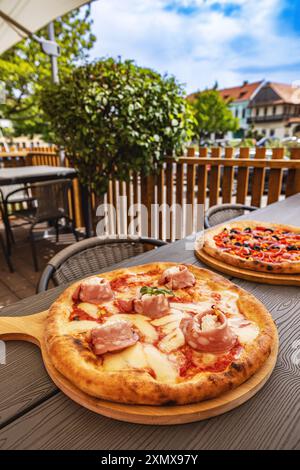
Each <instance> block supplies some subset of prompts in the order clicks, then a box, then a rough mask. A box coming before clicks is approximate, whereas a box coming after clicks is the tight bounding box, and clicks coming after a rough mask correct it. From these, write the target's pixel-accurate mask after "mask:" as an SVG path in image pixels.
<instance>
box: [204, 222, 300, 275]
mask: <svg viewBox="0 0 300 470" xmlns="http://www.w3.org/2000/svg"><path fill="white" fill-rule="evenodd" d="M203 250H204V251H205V252H206V253H208V254H209V255H211V256H213V257H214V258H217V259H220V260H221V261H224V262H225V263H228V264H231V265H233V266H237V267H239V268H245V269H250V270H253V271H265V272H272V273H286V274H293V273H300V228H299V227H294V226H292V225H281V224H272V223H265V222H256V221H254V220H243V221H231V222H227V223H225V224H221V225H217V226H216V227H214V228H212V229H209V230H207V232H206V233H205V240H204V246H203Z"/></svg>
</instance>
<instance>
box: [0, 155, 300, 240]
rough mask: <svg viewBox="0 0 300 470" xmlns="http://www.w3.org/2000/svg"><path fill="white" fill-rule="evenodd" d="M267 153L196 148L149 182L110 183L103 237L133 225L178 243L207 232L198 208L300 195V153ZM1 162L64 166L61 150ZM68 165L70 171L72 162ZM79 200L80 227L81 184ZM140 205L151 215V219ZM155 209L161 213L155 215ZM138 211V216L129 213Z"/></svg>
mask: <svg viewBox="0 0 300 470" xmlns="http://www.w3.org/2000/svg"><path fill="white" fill-rule="evenodd" d="M266 153H267V150H266V149H265V148H257V149H255V150H253V149H249V148H241V149H233V148H226V149H221V148H212V149H207V148H200V149H198V150H197V151H196V150H195V149H194V148H190V149H188V150H187V152H186V155H184V156H182V157H180V158H178V159H177V160H174V159H173V158H171V157H167V158H166V159H165V162H164V163H163V166H162V168H161V169H160V170H159V171H157V172H156V173H154V174H152V175H149V176H147V177H145V176H142V175H140V174H138V173H132V174H131V175H130V179H129V181H126V182H120V181H117V180H114V181H110V182H109V189H108V192H107V194H106V195H105V198H104V203H105V204H104V209H105V211H107V208H108V204H110V205H112V206H113V207H114V209H115V211H114V212H113V213H112V212H109V213H108V214H107V217H106V226H105V227H104V228H103V226H102V231H105V232H106V233H108V234H114V233H115V234H127V233H133V224H138V225H139V226H140V232H141V233H142V234H143V235H152V236H156V237H159V238H162V239H171V240H173V239H175V238H181V237H183V236H185V235H187V234H189V233H191V232H192V231H193V230H199V229H201V224H202V217H201V216H202V214H201V213H200V212H198V211H197V210H195V209H198V208H199V206H198V205H204V206H205V207H206V208H207V207H210V206H213V205H215V204H219V203H230V202H237V203H242V204H244V203H248V204H251V205H254V206H256V207H261V205H262V204H263V205H265V204H271V203H273V202H276V201H277V200H278V199H280V198H284V197H288V196H291V195H292V194H295V193H297V192H300V149H299V148H295V149H292V150H291V155H290V158H286V157H285V156H284V150H283V149H281V148H276V149H273V150H272V152H271V155H268V156H267V155H266ZM269 153H270V151H269V150H268V154H269ZM0 158H1V159H2V164H3V165H4V166H8V165H12V164H14V165H16V164H18V165H22V164H24V165H53V166H57V165H60V159H59V155H58V152H57V150H56V149H55V148H42V147H39V148H37V149H30V150H29V151H28V152H27V153H26V154H25V155H16V156H15V157H13V156H12V155H10V156H7V157H5V156H4V155H3V152H2V153H1V154H0ZM12 162H14V163H12ZM65 165H66V166H69V165H70V162H69V159H68V157H66V159H65ZM74 195H75V197H74V203H73V204H71V201H70V206H71V212H73V213H75V215H76V224H77V226H78V227H80V226H82V225H83V219H82V211H81V203H80V201H81V198H80V187H79V184H78V181H77V180H75V181H74ZM121 196H123V198H122V197H121ZM91 199H92V212H93V214H95V213H96V208H97V205H98V204H97V198H96V197H95V195H92V198H91ZM140 203H142V204H143V205H144V206H145V207H146V209H147V213H145V214H146V215H145V216H144V214H143V211H141V210H140V206H139V204H140ZM155 204H156V205H157V206H156V209H154V210H152V211H151V208H153V205H155ZM133 205H135V206H134V209H135V210H134V211H132V212H129V211H128V209H129V208H130V206H133ZM74 206H75V207H74ZM170 207H172V210H171V211H169V208H170ZM180 208H183V212H180ZM188 210H190V211H192V213H193V217H192V218H191V217H189V218H188V217H187V211H188ZM105 211H104V212H105ZM99 215H103V214H99ZM178 217H180V220H179V219H178ZM130 224H131V228H130V229H128V226H129V225H130Z"/></svg>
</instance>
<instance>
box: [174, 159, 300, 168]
mask: <svg viewBox="0 0 300 470" xmlns="http://www.w3.org/2000/svg"><path fill="white" fill-rule="evenodd" d="M166 161H168V159H166ZM178 162H179V163H196V164H199V165H210V164H211V165H222V166H223V165H224V166H237V167H240V166H242V167H244V166H246V167H255V168H293V169H299V168H300V159H299V158H297V159H296V160H271V159H267V160H266V159H265V158H258V159H255V160H252V159H250V160H249V159H248V160H247V159H245V158H239V159H228V158H222V160H220V159H219V158H202V159H200V158H190V159H187V157H180V158H179V159H178Z"/></svg>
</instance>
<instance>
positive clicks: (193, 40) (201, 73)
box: [92, 0, 300, 91]
mask: <svg viewBox="0 0 300 470" xmlns="http://www.w3.org/2000/svg"><path fill="white" fill-rule="evenodd" d="M283 1H284V0H260V1H257V0H221V1H217V0H173V1H172V0H99V1H97V2H95V3H93V4H92V5H93V6H92V13H93V18H94V31H95V34H96V35H97V37H98V40H97V43H96V45H95V47H94V51H93V57H101V56H114V57H116V56H119V55H120V56H122V58H130V59H134V60H135V61H136V62H137V63H138V64H140V65H144V66H149V67H152V68H154V69H155V70H158V71H159V72H162V73H163V72H168V73H171V74H174V75H175V76H176V77H177V78H178V80H179V81H181V82H184V83H186V84H187V90H188V91H193V90H195V89H198V88H204V87H206V86H211V85H212V84H213V83H214V82H215V81H216V80H217V81H218V83H219V85H220V86H231V85H234V84H238V83H240V82H242V81H243V80H244V79H249V80H256V79H261V78H266V79H272V80H280V81H287V82H288V81H292V80H297V79H299V78H300V70H298V71H297V70H295V67H293V64H294V63H295V62H297V61H299V59H298V58H299V57H300V41H299V37H292V36H288V35H285V36H283V35H281V34H280V31H278V27H277V17H278V12H280V10H281V7H282V2H283ZM285 65H286V70H285V67H284V66H285ZM270 74H271V76H270Z"/></svg>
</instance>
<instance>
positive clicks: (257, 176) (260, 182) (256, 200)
mask: <svg viewBox="0 0 300 470" xmlns="http://www.w3.org/2000/svg"><path fill="white" fill-rule="evenodd" d="M264 158H266V149H265V148H264V147H261V148H256V152H255V159H264ZM265 171H266V170H265V168H255V167H254V169H253V177H252V197H251V205H252V206H256V207H260V206H261V198H262V195H263V192H264V185H265Z"/></svg>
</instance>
